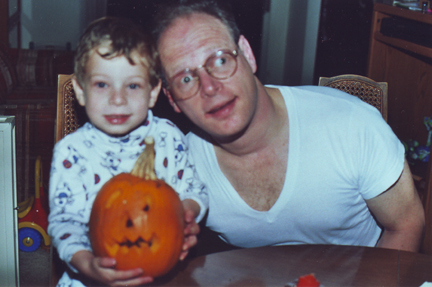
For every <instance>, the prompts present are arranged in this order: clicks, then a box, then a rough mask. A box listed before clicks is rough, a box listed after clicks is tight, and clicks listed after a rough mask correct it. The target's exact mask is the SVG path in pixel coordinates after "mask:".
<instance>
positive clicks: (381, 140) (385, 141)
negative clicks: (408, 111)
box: [350, 103, 405, 200]
mask: <svg viewBox="0 0 432 287" xmlns="http://www.w3.org/2000/svg"><path fill="white" fill-rule="evenodd" d="M360 106H366V107H365V108H360V109H354V112H353V114H352V117H351V118H350V127H352V128H351V130H352V131H353V132H352V133H351V137H352V139H351V142H354V148H355V150H354V149H353V150H352V152H353V153H354V154H355V161H353V164H355V165H357V170H358V185H359V190H360V192H361V193H362V196H363V198H364V199H366V200H367V199H371V198H373V197H376V196H378V195H379V194H381V193H382V192H384V191H386V190H387V189H389V188H390V187H391V186H392V185H393V184H394V183H395V182H397V180H398V179H399V177H400V175H401V173H402V170H403V167H404V160H405V149H404V147H403V144H402V143H401V142H400V140H399V139H398V138H397V136H396V135H395V134H394V132H393V130H392V129H391V128H390V126H389V125H388V124H387V123H386V122H385V121H384V119H383V118H382V116H381V114H380V112H379V111H378V110H377V109H376V108H374V107H372V106H370V105H368V104H365V103H361V105H360Z"/></svg>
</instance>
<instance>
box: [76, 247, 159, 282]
mask: <svg viewBox="0 0 432 287" xmlns="http://www.w3.org/2000/svg"><path fill="white" fill-rule="evenodd" d="M115 264H116V262H115V259H114V258H107V257H95V256H94V255H93V253H91V252H90V251H87V250H82V251H78V252H77V253H75V254H74V255H73V256H72V260H71V265H72V266H74V267H75V268H76V269H78V271H80V272H81V273H82V274H84V275H86V276H87V277H89V278H92V279H93V280H97V281H99V282H101V283H103V284H106V285H108V286H137V285H142V284H147V283H151V282H153V278H152V277H149V276H143V270H142V269H141V268H136V269H131V270H123V271H120V270H115V269H114V267H115Z"/></svg>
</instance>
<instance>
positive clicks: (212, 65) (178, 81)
mask: <svg viewBox="0 0 432 287" xmlns="http://www.w3.org/2000/svg"><path fill="white" fill-rule="evenodd" d="M237 56H238V52H237V50H232V51H231V50H219V51H217V52H216V53H214V54H213V55H211V56H210V57H208V58H207V60H206V61H205V63H204V65H201V66H199V67H197V68H195V69H193V70H190V69H186V70H183V71H181V72H179V73H177V74H175V75H174V76H173V77H172V78H171V80H170V82H171V84H170V85H169V87H168V89H169V90H171V91H172V92H173V96H174V98H175V99H176V100H180V101H183V100H187V99H190V98H192V97H193V96H195V95H196V93H197V92H198V90H199V88H200V86H201V84H200V79H199V76H198V74H197V70H198V69H200V68H204V69H205V70H206V71H207V73H208V74H209V75H210V76H212V77H213V78H215V79H218V80H225V79H228V78H230V77H231V76H232V75H234V74H235V72H236V70H237Z"/></svg>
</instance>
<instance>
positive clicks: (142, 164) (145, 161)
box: [131, 136, 157, 180]
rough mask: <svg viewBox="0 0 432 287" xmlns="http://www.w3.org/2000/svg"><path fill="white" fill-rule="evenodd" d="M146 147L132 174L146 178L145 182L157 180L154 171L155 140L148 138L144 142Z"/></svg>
mask: <svg viewBox="0 0 432 287" xmlns="http://www.w3.org/2000/svg"><path fill="white" fill-rule="evenodd" d="M144 142H145V144H146V146H145V148H144V150H143V152H142V153H141V155H140V156H139V157H138V159H137V161H136V162H135V165H134V167H133V168H132V171H131V174H132V175H134V176H138V177H141V178H144V179H145V180H157V177H156V173H155V170H154V160H155V150H154V139H153V137H151V136H148V137H146V138H145V140H144Z"/></svg>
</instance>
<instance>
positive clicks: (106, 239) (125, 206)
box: [89, 173, 183, 277]
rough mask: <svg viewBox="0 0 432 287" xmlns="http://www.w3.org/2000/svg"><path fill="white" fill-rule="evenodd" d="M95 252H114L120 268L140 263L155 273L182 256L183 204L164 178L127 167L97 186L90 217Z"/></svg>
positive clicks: (169, 266)
mask: <svg viewBox="0 0 432 287" xmlns="http://www.w3.org/2000/svg"><path fill="white" fill-rule="evenodd" d="M89 232H90V240H91V244H92V247H93V251H94V253H95V254H96V256H103V257H112V258H115V259H116V261H117V265H116V269H118V270H127V269H133V268H137V267H140V268H142V269H143V270H144V274H145V275H149V276H153V277H157V276H160V275H163V274H165V273H166V272H168V271H169V270H170V269H171V268H172V267H173V266H174V265H175V264H176V262H177V261H178V258H179V256H180V252H181V248H182V245H183V208H182V204H181V201H180V199H179V197H178V195H177V194H176V192H175V191H174V190H173V189H172V188H171V187H170V186H169V185H167V184H166V183H165V182H164V181H162V180H144V179H141V178H139V177H136V176H134V175H131V174H127V173H123V174H119V175H117V176H115V177H113V178H112V179H111V180H109V181H108V182H107V183H105V185H104V186H103V187H102V189H101V190H100V191H99V193H98V195H97V197H96V199H95V201H94V203H93V208H92V212H91V216H90V222H89Z"/></svg>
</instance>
